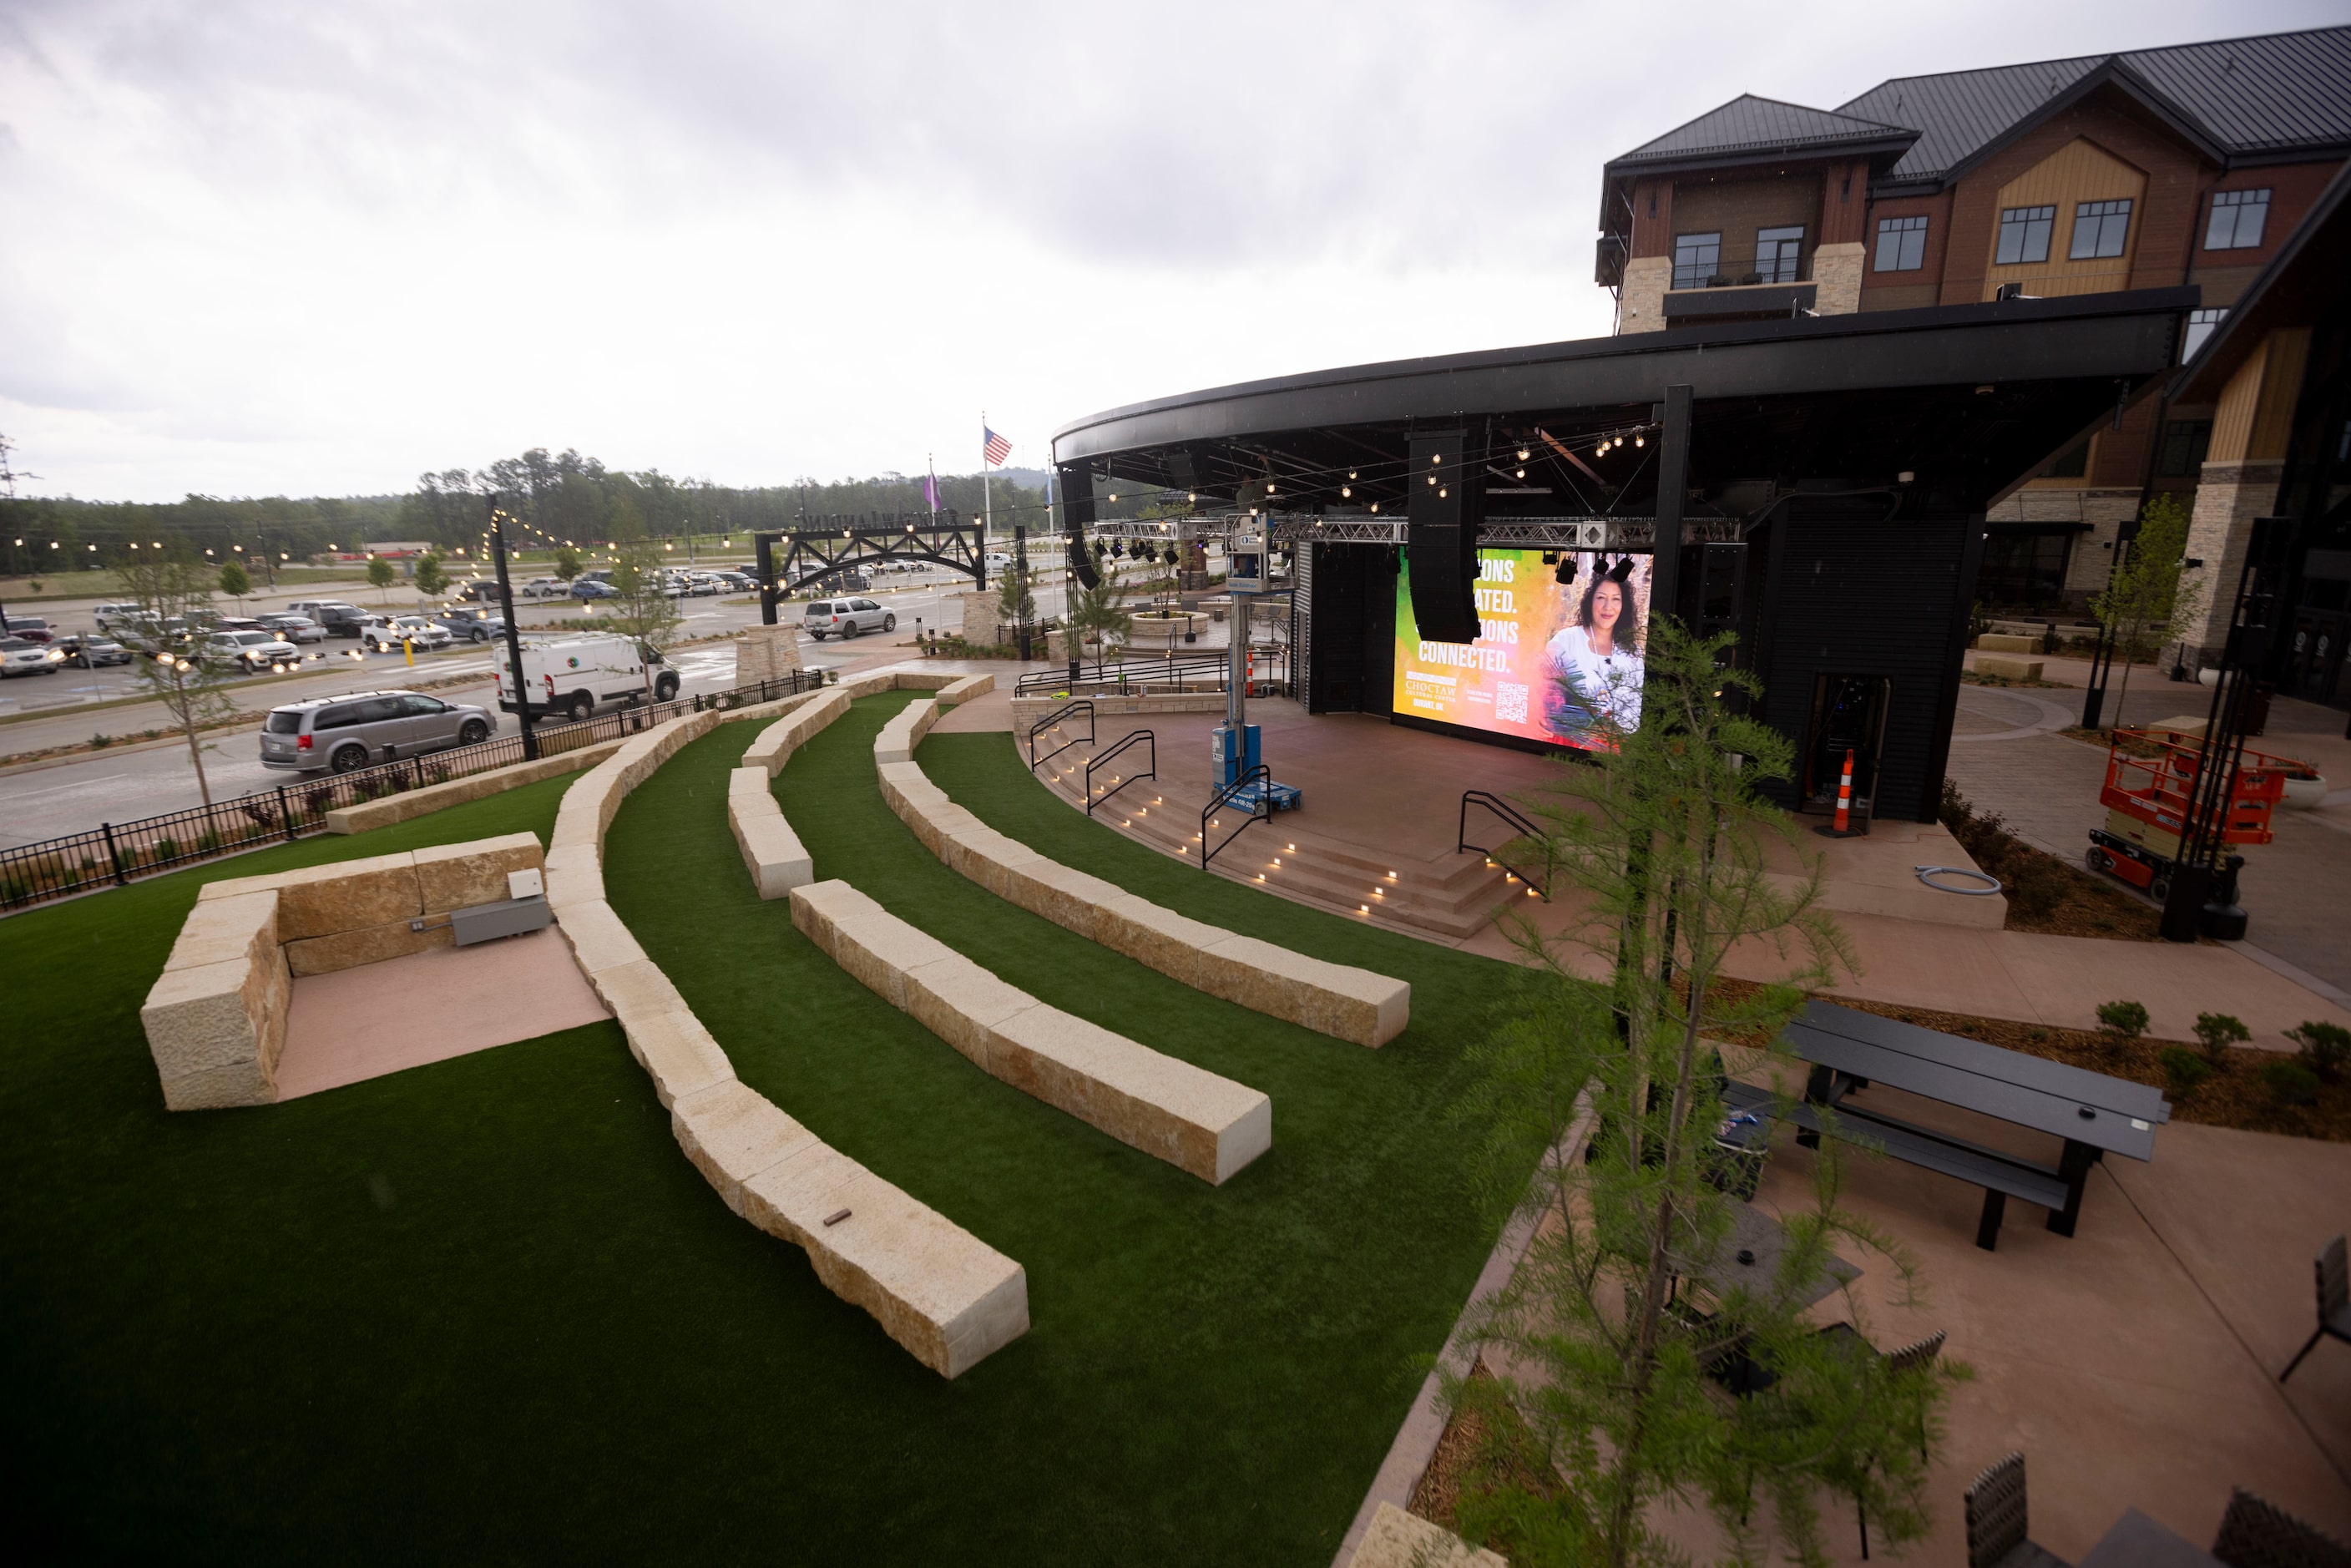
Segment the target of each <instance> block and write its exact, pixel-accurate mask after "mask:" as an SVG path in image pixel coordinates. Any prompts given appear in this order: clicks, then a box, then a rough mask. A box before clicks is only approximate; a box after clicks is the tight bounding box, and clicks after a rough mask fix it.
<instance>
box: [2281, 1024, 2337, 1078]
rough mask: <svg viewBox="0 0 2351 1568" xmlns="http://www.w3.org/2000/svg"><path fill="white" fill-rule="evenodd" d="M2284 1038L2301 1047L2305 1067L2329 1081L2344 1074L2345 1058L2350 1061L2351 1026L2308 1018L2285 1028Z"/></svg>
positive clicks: (2315, 1075)
mask: <svg viewBox="0 0 2351 1568" xmlns="http://www.w3.org/2000/svg"><path fill="white" fill-rule="evenodd" d="M2285 1037H2286V1039H2288V1040H2292V1041H2294V1044H2296V1045H2297V1046H2299V1047H2301V1048H2302V1049H2301V1057H2302V1065H2303V1068H2304V1070H2305V1071H2308V1072H2310V1073H2311V1074H2312V1075H2313V1076H2314V1077H2316V1078H2319V1079H2322V1080H2324V1081H2325V1082H2328V1083H2332V1082H2335V1079H2336V1077H2337V1076H2339V1075H2340V1074H2341V1073H2342V1071H2343V1064H2344V1063H2345V1061H2351V1029H2345V1028H2344V1027H2343V1026H2342V1025H2341V1024H2339V1023H2325V1022H2323V1021H2321V1020H2319V1019H2304V1020H2303V1021H2302V1022H2301V1023H2299V1024H2297V1025H2295V1026H2294V1028H2293V1029H2290V1030H2286V1031H2285Z"/></svg>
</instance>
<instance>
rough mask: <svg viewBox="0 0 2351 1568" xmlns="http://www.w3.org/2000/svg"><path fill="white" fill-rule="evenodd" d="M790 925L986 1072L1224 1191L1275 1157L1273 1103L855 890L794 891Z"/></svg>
mask: <svg viewBox="0 0 2351 1568" xmlns="http://www.w3.org/2000/svg"><path fill="white" fill-rule="evenodd" d="M791 899H792V924H793V925H796V926H798V927H799V929H800V931H801V932H802V933H803V934H804V935H806V936H807V937H808V938H809V940H810V941H811V942H814V943H815V944H816V945H817V946H819V947H821V948H822V949H824V951H825V952H826V954H828V955H829V956H831V959H832V961H833V962H834V963H836V964H839V965H840V966H841V967H842V968H843V969H845V970H847V971H848V972H849V973H850V974H851V975H852V976H854V977H856V978H857V979H858V980H859V981H860V982H861V983H862V984H863V985H864V986H865V987H866V988H867V989H869V990H871V991H872V992H873V993H874V994H875V995H877V996H880V997H882V998H885V999H886V1000H888V1001H889V1003H890V1004H891V1006H893V1007H895V1008H897V1009H900V1010H901V1011H903V1012H905V1013H908V1014H910V1015H912V1016H913V1017H914V1019H915V1020H916V1021H917V1022H919V1023H921V1024H922V1025H923V1027H924V1028H925V1029H927V1030H930V1031H931V1032H932V1033H933V1034H935V1035H937V1036H938V1037H939V1038H940V1039H941V1040H946V1042H947V1043H948V1044H949V1045H951V1046H953V1047H955V1048H956V1050H957V1051H961V1052H962V1053H963V1054H964V1055H965V1056H967V1057H968V1058H970V1059H971V1061H972V1062H973V1063H974V1064H975V1065H976V1066H977V1067H978V1068H979V1069H980V1070H981V1071H984V1072H987V1073H988V1074H990V1075H991V1076H993V1077H996V1078H1000V1079H1002V1080H1003V1081H1004V1082H1007V1083H1009V1084H1011V1085H1012V1086H1013V1087H1014V1088H1016V1089H1018V1090H1020V1091H1021V1092H1023V1093H1026V1094H1029V1095H1032V1096H1034V1097H1035V1098H1037V1099H1039V1100H1041V1101H1043V1102H1044V1103H1046V1104H1048V1105H1050V1106H1052V1107H1054V1108H1055V1109H1056V1110H1061V1111H1066V1112H1068V1113H1070V1114H1071V1115H1072V1116H1075V1117H1077V1118H1078V1119H1079V1120H1080V1121H1081V1122H1084V1123H1085V1124H1088V1125H1089V1126H1092V1127H1094V1128H1096V1129H1098V1130H1100V1131H1102V1132H1104V1133H1107V1134H1110V1135H1111V1136H1112V1137H1113V1138H1116V1139H1117V1140H1118V1141H1119V1142H1121V1143H1123V1144H1125V1145H1129V1146H1131V1147H1134V1148H1137V1149H1141V1150H1142V1151H1143V1152H1144V1154H1147V1155H1154V1156H1155V1157H1157V1158H1159V1159H1163V1160H1165V1161H1166V1162H1167V1163H1168V1164H1169V1165H1172V1166H1175V1167H1176V1168H1178V1169H1179V1170H1183V1171H1186V1172H1189V1173H1190V1174H1191V1175H1193V1176H1198V1177H1199V1178H1200V1179H1201V1180H1202V1181H1205V1182H1210V1183H1213V1184H1216V1185H1217V1186H1222V1185H1223V1184H1224V1182H1225V1181H1226V1179H1227V1178H1228V1177H1229V1176H1232V1175H1233V1174H1234V1173H1235V1172H1236V1171H1238V1170H1239V1169H1241V1168H1242V1167H1243V1166H1247V1165H1248V1164H1249V1162H1250V1161H1251V1160H1254V1159H1256V1158H1257V1157H1258V1156H1259V1155H1261V1154H1263V1153H1265V1152H1266V1150H1268V1149H1270V1148H1271V1147H1272V1146H1273V1102H1272V1101H1271V1100H1270V1099H1268V1098H1267V1097H1266V1096H1265V1094H1264V1093H1262V1092H1259V1091H1258V1090H1255V1089H1251V1088H1249V1086H1248V1085H1246V1084H1242V1083H1236V1082H1233V1081H1232V1080H1231V1079H1229V1078H1224V1077H1220V1076H1219V1075H1217V1074H1216V1073H1214V1072H1210V1071H1207V1070H1206V1069H1204V1068H1199V1067H1195V1066H1193V1065H1192V1064H1191V1063H1190V1062H1187V1061H1178V1060H1177V1059H1175V1057H1172V1056H1167V1055H1164V1054H1162V1053H1161V1052H1159V1051H1153V1050H1152V1049H1150V1048H1149V1047H1148V1046H1145V1045H1141V1044H1138V1043H1137V1042H1135V1041H1134V1040H1129V1039H1128V1038H1127V1037H1126V1036H1124V1035H1122V1034H1113V1033H1112V1032H1111V1031H1110V1030H1106V1029H1103V1028H1101V1027H1100V1026H1099V1025H1096V1024H1092V1023H1089V1022H1087V1021H1086V1020H1085V1019H1081V1018H1078V1017H1075V1016H1074V1015H1072V1014H1070V1013H1066V1012H1063V1011H1062V1010H1061V1009H1059V1008H1055V1007H1049V1006H1047V1005H1046V1004H1045V1003H1043V1002H1040V1001H1039V1000H1038V999H1037V998H1035V997H1032V996H1030V995H1029V993H1028V992H1026V991H1023V990H1021V989H1019V988H1017V987H1014V986H1010V985H1007V984H1006V983H1005V982H1004V981H1002V980H1000V979H998V978H997V977H996V976H995V975H994V974H992V973H991V972H989V971H988V970H987V969H985V968H983V967H980V966H979V965H978V964H976V963H974V962H973V961H972V960H971V959H969V958H967V957H965V956H963V955H962V954H960V953H957V952H956V950H955V949H954V948H952V947H950V946H947V945H946V943H944V942H941V941H940V940H938V939H937V938H936V937H935V936H930V935H929V934H927V933H925V932H923V931H920V930H917V929H916V928H915V927H914V926H912V925H908V924H907V923H906V922H904V920H901V919H899V918H898V917H897V916H896V915H893V914H891V913H890V912H889V911H888V910H886V909H884V908H883V907H882V905H881V904H877V903H875V902H874V901H873V900H872V898H870V897H868V896H867V895H866V894H862V893H860V892H858V891H857V889H855V888H854V887H852V886H851V885H850V884H849V883H845V882H840V881H833V882H820V883H814V884H813V885H810V886H805V887H799V888H796V889H794V890H793V892H792V894H791Z"/></svg>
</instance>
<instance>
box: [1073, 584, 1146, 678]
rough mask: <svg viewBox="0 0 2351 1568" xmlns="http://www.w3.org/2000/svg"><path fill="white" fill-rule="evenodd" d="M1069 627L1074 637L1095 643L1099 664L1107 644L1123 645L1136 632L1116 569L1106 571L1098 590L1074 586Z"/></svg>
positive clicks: (1096, 657) (1095, 658) (1096, 658)
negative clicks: (1119, 643) (1103, 645)
mask: <svg viewBox="0 0 2351 1568" xmlns="http://www.w3.org/2000/svg"><path fill="white" fill-rule="evenodd" d="M1069 627H1070V634H1071V636H1074V637H1081V638H1083V639H1084V640H1085V641H1086V642H1088V643H1092V644H1093V647H1094V661H1095V663H1096V664H1100V663H1101V662H1102V644H1103V643H1106V642H1109V641H1111V640H1113V639H1116V640H1118V641H1120V642H1123V641H1125V639H1126V638H1127V636H1128V634H1129V633H1131V632H1133V631H1134V616H1133V615H1131V614H1129V613H1128V612H1127V609H1126V587H1125V585H1124V584H1123V583H1122V582H1120V581H1119V580H1118V574H1117V572H1116V571H1115V570H1104V571H1103V573H1102V582H1101V585H1100V586H1099V587H1095V588H1082V587H1077V586H1075V585H1074V584H1073V585H1072V587H1071V593H1070V613H1069Z"/></svg>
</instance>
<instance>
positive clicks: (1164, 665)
mask: <svg viewBox="0 0 2351 1568" xmlns="http://www.w3.org/2000/svg"><path fill="white" fill-rule="evenodd" d="M1227 664H1228V659H1227V656H1226V655H1225V654H1222V653H1186V654H1185V655H1184V656H1183V657H1182V658H1180V659H1179V658H1177V657H1175V655H1174V654H1173V653H1170V654H1169V655H1168V656H1167V657H1166V658H1165V659H1121V660H1118V661H1116V662H1115V663H1112V664H1102V663H1096V664H1095V665H1094V667H1093V673H1092V674H1087V673H1086V671H1085V669H1084V667H1083V665H1082V664H1081V666H1080V668H1079V671H1078V679H1079V680H1081V681H1083V682H1088V683H1091V684H1092V685H1109V684H1111V683H1112V682H1113V681H1115V682H1116V683H1118V685H1120V687H1121V688H1122V689H1123V687H1124V686H1125V685H1126V683H1127V682H1128V681H1130V680H1148V679H1149V678H1150V677H1152V676H1153V675H1155V674H1160V675H1167V676H1171V677H1182V678H1185V679H1189V678H1190V677H1192V676H1194V675H1204V674H1205V675H1219V676H1221V675H1222V674H1224V673H1225V669H1226V667H1227ZM1069 684H1070V674H1069V672H1068V671H1067V670H1037V671H1032V672H1030V673H1029V674H1025V675H1022V676H1021V677H1020V678H1019V680H1018V681H1016V682H1015V683H1013V688H1012V690H1013V695H1015V696H1026V695H1029V694H1030V693H1032V692H1040V691H1044V690H1046V689H1048V688H1049V687H1055V686H1064V685H1069Z"/></svg>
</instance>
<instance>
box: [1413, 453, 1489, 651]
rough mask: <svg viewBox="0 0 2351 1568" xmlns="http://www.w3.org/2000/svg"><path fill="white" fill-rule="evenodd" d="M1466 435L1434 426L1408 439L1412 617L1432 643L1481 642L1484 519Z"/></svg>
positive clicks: (1483, 500)
mask: <svg viewBox="0 0 2351 1568" xmlns="http://www.w3.org/2000/svg"><path fill="white" fill-rule="evenodd" d="M1468 434H1469V433H1468V432H1467V431H1462V430H1437V431H1430V432H1428V433H1426V434H1416V435H1414V436H1413V437H1412V438H1411V443H1410V449H1411V453H1412V460H1411V464H1410V467H1409V469H1408V471H1407V477H1406V481H1405V482H1406V486H1407V488H1408V489H1409V490H1410V492H1411V496H1410V499H1409V500H1408V501H1407V503H1406V505H1405V568H1406V570H1408V571H1409V572H1410V573H1411V577H1412V618H1413V620H1414V622H1416V623H1417V625H1418V626H1419V628H1420V635H1421V636H1422V637H1423V638H1424V639H1426V641H1428V642H1431V643H1474V642H1476V641H1477V640H1478V598H1477V588H1478V528H1479V524H1480V523H1482V522H1484V521H1485V519H1486V486H1485V483H1484V480H1483V477H1482V476H1481V475H1479V474H1478V473H1476V472H1474V470H1476V469H1477V468H1478V467H1479V465H1478V464H1476V463H1472V462H1469V461H1467V460H1466V459H1465V453H1466V449H1467V447H1468Z"/></svg>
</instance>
